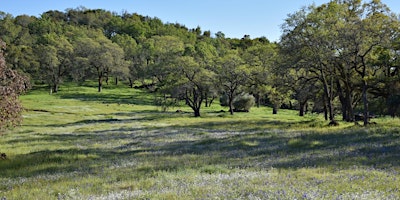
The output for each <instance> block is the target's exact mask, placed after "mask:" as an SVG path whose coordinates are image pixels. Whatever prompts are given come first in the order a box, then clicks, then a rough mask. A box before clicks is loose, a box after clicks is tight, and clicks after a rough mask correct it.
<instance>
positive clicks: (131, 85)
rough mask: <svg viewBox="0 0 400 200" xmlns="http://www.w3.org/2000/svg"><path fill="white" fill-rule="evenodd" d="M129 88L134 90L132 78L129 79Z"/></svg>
mask: <svg viewBox="0 0 400 200" xmlns="http://www.w3.org/2000/svg"><path fill="white" fill-rule="evenodd" d="M129 87H130V88H133V81H132V79H131V78H129Z"/></svg>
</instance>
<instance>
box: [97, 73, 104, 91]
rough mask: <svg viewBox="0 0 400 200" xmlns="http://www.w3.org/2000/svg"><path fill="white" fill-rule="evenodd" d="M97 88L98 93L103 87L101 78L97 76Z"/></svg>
mask: <svg viewBox="0 0 400 200" xmlns="http://www.w3.org/2000/svg"><path fill="white" fill-rule="evenodd" d="M98 81H99V86H98V90H97V91H98V92H101V90H102V87H103V80H102V77H101V76H99V80H98Z"/></svg>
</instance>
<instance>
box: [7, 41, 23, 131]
mask: <svg viewBox="0 0 400 200" xmlns="http://www.w3.org/2000/svg"><path fill="white" fill-rule="evenodd" d="M4 50H5V43H4V42H3V41H2V40H0V129H4V128H7V127H11V126H15V125H17V124H18V123H20V122H21V120H22V117H21V113H22V110H23V108H22V105H21V104H20V102H19V101H18V96H19V95H21V94H22V93H23V92H25V91H26V90H27V89H28V88H29V80H28V78H27V77H25V76H22V75H20V74H19V73H17V72H16V71H15V70H11V69H10V68H8V67H7V66H6V62H5V58H4V55H3V54H4Z"/></svg>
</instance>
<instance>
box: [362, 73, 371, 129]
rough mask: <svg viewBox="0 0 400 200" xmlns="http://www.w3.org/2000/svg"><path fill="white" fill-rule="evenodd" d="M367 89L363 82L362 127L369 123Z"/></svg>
mask: <svg viewBox="0 0 400 200" xmlns="http://www.w3.org/2000/svg"><path fill="white" fill-rule="evenodd" d="M367 89H368V84H367V81H365V80H364V81H363V89H362V100H363V104H364V126H368V123H369V112H368V98H367Z"/></svg>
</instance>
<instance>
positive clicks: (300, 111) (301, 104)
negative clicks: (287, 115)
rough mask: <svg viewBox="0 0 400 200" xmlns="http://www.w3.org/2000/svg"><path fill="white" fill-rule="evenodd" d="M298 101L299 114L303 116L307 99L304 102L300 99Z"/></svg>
mask: <svg viewBox="0 0 400 200" xmlns="http://www.w3.org/2000/svg"><path fill="white" fill-rule="evenodd" d="M299 103H300V109H299V116H301V117H303V116H304V111H305V108H306V104H307V101H305V102H304V101H300V102H299Z"/></svg>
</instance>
